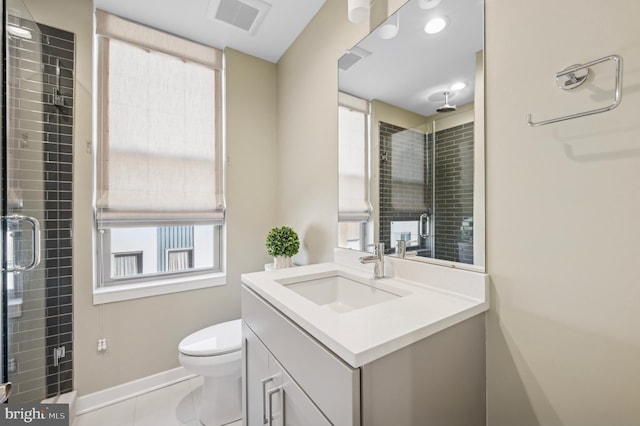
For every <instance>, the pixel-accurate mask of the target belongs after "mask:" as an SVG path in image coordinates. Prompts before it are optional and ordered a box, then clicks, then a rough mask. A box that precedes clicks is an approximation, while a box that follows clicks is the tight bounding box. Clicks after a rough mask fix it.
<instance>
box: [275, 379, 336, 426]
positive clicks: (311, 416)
mask: <svg viewBox="0 0 640 426" xmlns="http://www.w3.org/2000/svg"><path fill="white" fill-rule="evenodd" d="M282 393H283V398H284V410H283V412H284V424H285V426H331V423H330V422H329V421H328V420H327V418H326V417H325V416H324V415H323V414H322V412H320V410H319V409H318V407H316V406H315V404H314V403H313V402H311V400H310V399H309V398H308V397H307V395H306V394H305V393H304V392H303V391H302V389H300V387H298V385H297V384H296V383H295V382H294V381H293V379H292V378H291V376H289V375H288V374H287V373H286V372H284V371H283V375H282Z"/></svg>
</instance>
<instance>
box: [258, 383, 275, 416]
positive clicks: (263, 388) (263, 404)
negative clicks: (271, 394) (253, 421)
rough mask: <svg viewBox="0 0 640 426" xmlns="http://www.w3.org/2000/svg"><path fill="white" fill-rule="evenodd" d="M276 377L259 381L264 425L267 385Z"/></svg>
mask: <svg viewBox="0 0 640 426" xmlns="http://www.w3.org/2000/svg"><path fill="white" fill-rule="evenodd" d="M275 377H276V376H271V377H267V378H266V379H262V380H260V383H262V424H263V425H266V424H267V410H266V408H267V407H266V404H265V401H266V399H267V383H270V382H273V379H274V378H275Z"/></svg>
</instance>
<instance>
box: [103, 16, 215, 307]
mask: <svg viewBox="0 0 640 426" xmlns="http://www.w3.org/2000/svg"><path fill="white" fill-rule="evenodd" d="M109 39H116V40H118V41H120V42H125V43H129V44H132V45H135V46H138V47H141V48H142V49H144V50H152V51H156V52H159V53H163V54H165V55H169V56H172V57H175V58H177V59H180V60H182V61H186V62H194V63H198V64H200V65H204V66H206V67H208V68H210V69H212V70H213V72H214V78H215V83H214V84H215V86H214V88H213V91H212V93H213V92H214V91H215V100H214V108H215V109H214V111H215V114H216V116H215V118H214V120H215V155H216V157H215V167H216V170H217V172H216V177H217V179H216V194H212V197H214V196H215V197H217V198H216V199H217V200H218V202H219V203H221V206H222V210H221V215H219V214H218V215H217V216H215V218H214V219H211V220H209V219H204V220H203V219H200V218H197V219H192V218H190V217H189V216H188V215H187V216H186V217H183V218H180V215H179V214H177V219H176V218H173V217H170V215H169V216H168V218H167V220H166V223H163V224H162V225H161V224H160V223H159V222H136V221H135V220H133V221H131V222H126V221H124V222H123V223H121V224H115V225H114V224H110V223H109V220H108V219H107V220H106V221H103V222H102V223H100V220H99V213H98V207H97V197H98V194H99V191H101V189H100V188H101V187H100V186H99V182H98V180H99V177H98V171H99V170H100V169H99V167H100V165H99V164H98V161H99V157H100V154H102V155H104V154H105V152H100V151H99V150H101V149H105V145H106V144H107V143H108V142H107V143H102V142H101V138H102V137H103V135H104V134H105V127H104V126H105V125H106V122H105V120H108V118H107V117H108V114H107V111H108V108H109V105H108V99H107V98H108V92H107V90H108V89H107V88H108V67H109V62H108V60H109V59H108V55H109V49H108V46H109ZM154 43H155V44H154ZM94 44H95V49H96V52H98V53H97V55H96V59H95V63H94V66H95V67H96V68H95V69H96V73H95V76H94V79H95V81H94V83H95V84H96V87H97V90H96V91H95V92H96V95H95V100H94V105H95V107H96V108H95V111H96V112H95V122H96V123H97V125H96V126H95V129H94V140H95V141H96V143H95V149H94V156H93V158H94V185H93V196H94V197H93V208H94V221H93V228H94V233H93V235H94V239H93V240H94V251H93V252H94V280H93V281H94V284H93V301H94V304H102V303H111V302H117V301H123V300H130V299H136V298H141V297H149V296H155V295H160V294H168V293H174V292H180V291H189V290H194V289H199V288H206V287H213V286H219V285H225V284H226V251H225V246H226V244H225V237H226V225H225V223H226V221H225V216H224V210H225V209H224V175H225V173H224V162H223V158H224V111H223V105H224V102H223V99H224V93H223V86H224V85H223V81H224V70H223V66H222V64H223V53H222V52H220V51H219V50H217V49H214V48H210V47H208V46H203V45H199V44H197V43H194V42H191V41H189V40H185V39H181V38H179V37H176V36H173V35H170V34H167V33H164V32H161V31H159V30H155V29H153V28H148V27H145V26H142V25H140V24H137V23H134V22H130V21H127V20H124V19H122V18H119V17H117V16H115V15H111V14H108V13H106V12H104V11H101V10H96V32H95V34H94ZM106 146H107V147H108V145H106ZM105 223H106V225H105ZM205 224H206V225H212V226H213V229H214V241H213V259H212V260H213V266H212V267H211V268H199V269H189V270H182V271H171V272H165V271H163V272H159V273H152V274H144V275H139V276H132V277H126V278H125V277H113V278H112V277H111V261H112V258H111V257H112V255H113V253H111V239H110V232H108V230H109V229H113V228H115V227H120V228H128V227H143V226H152V227H157V226H177V225H205ZM193 255H194V254H193V253H192V259H193Z"/></svg>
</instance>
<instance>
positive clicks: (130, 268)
mask: <svg viewBox="0 0 640 426" xmlns="http://www.w3.org/2000/svg"><path fill="white" fill-rule="evenodd" d="M111 270H112V271H113V277H114V278H125V277H131V276H133V275H138V274H141V273H142V252H141V251H137V252H134V253H113V263H112V264H111Z"/></svg>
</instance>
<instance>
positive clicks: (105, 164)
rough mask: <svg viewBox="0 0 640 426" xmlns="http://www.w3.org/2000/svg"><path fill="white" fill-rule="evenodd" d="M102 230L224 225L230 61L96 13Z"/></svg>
mask: <svg viewBox="0 0 640 426" xmlns="http://www.w3.org/2000/svg"><path fill="white" fill-rule="evenodd" d="M96 34H97V37H98V40H97V43H98V52H99V54H98V144H97V145H98V151H97V157H96V161H97V164H96V185H97V188H96V219H97V222H98V227H99V228H105V227H119V226H165V225H181V224H197V223H211V224H221V223H222V222H223V220H224V194H223V173H222V169H223V168H222V155H223V154H222V152H223V151H222V130H221V127H222V126H221V115H222V114H221V104H220V103H221V101H220V99H221V93H220V91H221V69H222V52H220V51H219V50H217V49H214V48H211V47H207V46H203V45H200V44H197V43H194V42H191V41H188V40H184V39H181V38H179V37H176V36H173V35H170V34H166V33H163V32H161V31H158V30H155V29H152V28H148V27H145V26H143V25H140V24H137V23H133V22H130V21H127V20H124V19H122V18H119V17H117V16H114V15H111V14H108V13H106V12H103V11H100V10H98V11H96Z"/></svg>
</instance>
